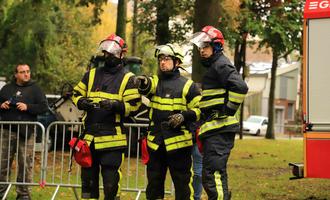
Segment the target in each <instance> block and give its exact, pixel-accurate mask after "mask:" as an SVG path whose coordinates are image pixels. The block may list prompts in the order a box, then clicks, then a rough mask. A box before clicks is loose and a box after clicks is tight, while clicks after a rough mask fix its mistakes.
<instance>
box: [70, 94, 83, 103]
mask: <svg viewBox="0 0 330 200" xmlns="http://www.w3.org/2000/svg"><path fill="white" fill-rule="evenodd" d="M82 97H83V96H78V97H75V96H74V95H73V96H72V98H71V99H72V102H73V103H74V104H75V105H77V103H78V101H79V99H80V98H82Z"/></svg>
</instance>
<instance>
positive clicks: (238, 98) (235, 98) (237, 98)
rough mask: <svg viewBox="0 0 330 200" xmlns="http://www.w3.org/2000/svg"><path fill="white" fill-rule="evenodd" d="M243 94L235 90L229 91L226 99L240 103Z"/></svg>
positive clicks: (242, 99)
mask: <svg viewBox="0 0 330 200" xmlns="http://www.w3.org/2000/svg"><path fill="white" fill-rule="evenodd" d="M244 98H245V94H239V93H236V92H231V91H229V93H228V99H229V101H232V102H235V103H242V102H243V101H244Z"/></svg>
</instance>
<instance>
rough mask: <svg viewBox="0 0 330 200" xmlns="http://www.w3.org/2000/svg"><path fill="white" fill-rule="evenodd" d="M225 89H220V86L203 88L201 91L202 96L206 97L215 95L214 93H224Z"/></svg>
mask: <svg viewBox="0 0 330 200" xmlns="http://www.w3.org/2000/svg"><path fill="white" fill-rule="evenodd" d="M225 93H226V90H225V89H222V88H218V89H208V90H203V91H202V96H203V97H206V96H215V95H221V94H225Z"/></svg>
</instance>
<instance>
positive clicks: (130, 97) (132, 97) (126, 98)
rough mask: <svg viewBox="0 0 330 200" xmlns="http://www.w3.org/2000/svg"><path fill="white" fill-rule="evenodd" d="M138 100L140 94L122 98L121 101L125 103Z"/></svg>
mask: <svg viewBox="0 0 330 200" xmlns="http://www.w3.org/2000/svg"><path fill="white" fill-rule="evenodd" d="M139 98H141V95H140V94H131V95H126V96H124V97H123V100H124V101H126V102H127V101H131V100H133V99H139Z"/></svg>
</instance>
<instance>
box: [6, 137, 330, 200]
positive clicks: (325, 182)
mask: <svg viewBox="0 0 330 200" xmlns="http://www.w3.org/2000/svg"><path fill="white" fill-rule="evenodd" d="M48 161H49V162H51V161H50V160H48ZM289 162H303V141H302V140H265V139H257V140H255V139H244V140H236V143H235V147H234V149H233V151H232V154H231V156H230V159H229V163H228V175H229V187H230V190H231V191H232V199H233V200H259V199H260V200H264V199H265V200H285V199H290V200H291V199H292V200H298V199H299V200H300V199H301V200H303V199H306V200H307V199H313V200H321V199H322V200H324V199H330V189H329V188H330V180H329V179H298V180H289V178H290V177H291V176H292V175H291V169H290V168H289V166H288V163H289ZM130 164H131V166H130V169H131V170H130V171H129V173H128V177H129V180H130V186H131V187H132V186H134V185H135V170H136V168H137V165H136V161H135V159H133V160H132V161H131V163H130ZM65 166H67V165H65ZM49 167H50V166H49ZM126 168H127V163H126V164H125V165H124V166H123V181H124V182H125V181H126V179H127V175H126ZM66 169H67V167H65V170H66ZM59 170H60V166H58V165H57V166H56V172H58V171H59ZM138 170H139V174H140V175H139V181H138V185H139V187H143V186H144V167H143V166H139V167H138ZM47 177H49V175H47ZM59 178H60V175H59V174H56V176H55V181H58V180H59ZM62 178H63V180H67V179H68V178H67V173H66V175H65V177H62ZM71 178H72V177H71ZM72 180H73V179H72ZM74 180H75V179H74ZM168 180H169V178H168ZM125 186H126V185H125V184H123V187H125ZM169 188H170V183H169V181H168V182H167V189H169ZM32 189H33V194H32V197H33V199H37V200H39V199H40V200H41V199H42V200H43V199H50V198H51V196H52V194H53V192H54V191H55V187H46V188H44V189H42V188H40V187H32ZM77 191H78V193H80V188H78V189H77ZM100 193H101V194H102V191H100ZM135 196H136V193H134V192H127V191H122V193H121V199H124V200H125V199H135ZM202 198H203V199H207V196H206V194H205V193H204V194H203V196H202ZM11 199H15V187H13V188H12V189H11V192H10V196H9V198H8V200H11ZM56 199H60V200H71V199H74V193H73V191H72V189H71V188H61V189H60V190H59V192H58V194H57V196H56ZM100 199H103V197H102V198H100ZM140 199H145V194H144V193H143V194H142V195H141V198H140ZM166 199H171V200H174V197H173V196H169V195H168V196H166Z"/></svg>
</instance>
